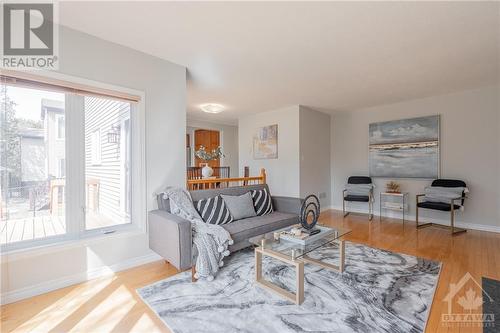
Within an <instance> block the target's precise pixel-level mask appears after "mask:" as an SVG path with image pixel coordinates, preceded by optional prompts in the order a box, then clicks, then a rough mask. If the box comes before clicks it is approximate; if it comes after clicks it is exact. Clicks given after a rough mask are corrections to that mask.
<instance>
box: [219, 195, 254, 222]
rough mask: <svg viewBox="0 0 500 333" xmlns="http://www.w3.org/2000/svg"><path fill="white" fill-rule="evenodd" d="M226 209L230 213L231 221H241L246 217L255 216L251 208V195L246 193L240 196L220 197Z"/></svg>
mask: <svg viewBox="0 0 500 333" xmlns="http://www.w3.org/2000/svg"><path fill="white" fill-rule="evenodd" d="M220 196H221V197H222V199H224V202H225V203H226V206H227V208H228V209H229V211H230V212H231V215H232V216H233V219H235V220H241V219H245V218H247V217H252V216H255V215H256V214H255V209H254V208H253V201H252V195H251V194H250V192H247V193H245V194H242V195H225V194H221V195H220Z"/></svg>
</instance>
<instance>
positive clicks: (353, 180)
mask: <svg viewBox="0 0 500 333" xmlns="http://www.w3.org/2000/svg"><path fill="white" fill-rule="evenodd" d="M347 184H372V179H371V178H370V177H367V176H351V177H349V178H348V179H347ZM346 192H347V190H346V189H345V190H343V191H342V198H343V200H342V211H343V213H344V217H346V216H347V215H349V212H346V209H345V202H346V201H348V202H368V219H369V220H370V221H371V220H372V219H373V189H371V190H370V193H369V195H346Z"/></svg>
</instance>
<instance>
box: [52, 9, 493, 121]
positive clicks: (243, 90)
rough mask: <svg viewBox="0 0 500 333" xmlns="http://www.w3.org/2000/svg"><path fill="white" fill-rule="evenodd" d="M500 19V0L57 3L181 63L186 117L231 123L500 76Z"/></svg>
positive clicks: (64, 17)
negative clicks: (217, 109)
mask: <svg viewBox="0 0 500 333" xmlns="http://www.w3.org/2000/svg"><path fill="white" fill-rule="evenodd" d="M499 16H500V3H498V2H439V3H438V2H419V3H418V2H314V3H306V2H287V3H285V2H272V3H266V2H253V3H249V2H246V3H245V2H231V3H210V2H201V3H187V2H143V1H141V2H63V3H60V20H61V23H62V24H63V25H66V26H69V27H72V28H74V29H77V30H81V31H84V32H86V33H89V34H91V35H95V36H98V37H100V38H103V39H106V40H110V41H113V42H116V43H119V44H122V45H126V46H129V47H131V48H134V49H137V50H141V51H143V52H145V53H149V54H152V55H155V56H158V57H161V58H164V59H167V60H169V61H172V62H174V63H178V64H181V65H184V66H186V67H187V68H188V80H189V81H188V105H189V110H188V114H189V115H190V116H191V117H194V118H198V119H209V120H213V121H224V122H228V121H229V122H231V121H234V120H235V119H237V118H238V117H239V116H241V115H244V114H249V113H255V112H262V111H267V110H272V109H276V108H280V107H283V106H287V105H292V104H301V105H307V106H309V107H312V108H315V109H319V110H325V111H328V110H331V111H335V110H353V109H356V108H360V107H366V106H372V105H378V104H384V103H391V102H396V101H400V100H406V99H414V98H419V97H424V96H430V95H439V94H443V93H448V92H452V91H456V90H462V89H468V88H473V87H478V86H482V85H488V84H493V83H498V81H499V61H500V60H499V48H500V19H499ZM208 102H214V103H221V104H223V105H225V106H227V111H225V112H223V113H222V114H218V115H208V114H203V113H202V112H201V111H199V108H198V105H199V104H202V103H208Z"/></svg>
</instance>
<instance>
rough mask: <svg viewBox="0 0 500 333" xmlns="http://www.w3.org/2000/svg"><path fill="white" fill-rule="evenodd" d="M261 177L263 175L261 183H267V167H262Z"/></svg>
mask: <svg viewBox="0 0 500 333" xmlns="http://www.w3.org/2000/svg"><path fill="white" fill-rule="evenodd" d="M260 177H261V180H260V181H261V183H262V184H265V183H266V169H264V168H262V169H260Z"/></svg>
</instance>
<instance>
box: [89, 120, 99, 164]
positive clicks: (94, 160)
mask: <svg viewBox="0 0 500 333" xmlns="http://www.w3.org/2000/svg"><path fill="white" fill-rule="evenodd" d="M94 138H97V142H94ZM101 139H102V138H101V128H100V127H99V128H97V129H95V130H93V131H92V134H91V137H90V159H91V161H90V163H91V165H95V166H97V165H101V164H102V141H101ZM94 144H95V146H94ZM94 148H95V149H96V150H95V151H94Z"/></svg>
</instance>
